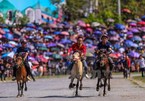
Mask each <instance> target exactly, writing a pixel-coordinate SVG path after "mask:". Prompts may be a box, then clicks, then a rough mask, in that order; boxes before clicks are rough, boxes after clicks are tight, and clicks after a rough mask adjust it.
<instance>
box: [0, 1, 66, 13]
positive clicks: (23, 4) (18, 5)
mask: <svg viewBox="0 0 145 101" xmlns="http://www.w3.org/2000/svg"><path fill="white" fill-rule="evenodd" d="M1 1H2V0H0V2H1ZM8 1H9V2H11V3H12V4H13V5H14V6H15V7H16V8H17V9H18V10H20V11H22V10H24V9H25V8H27V7H29V6H32V5H34V4H36V3H37V2H38V1H40V4H41V5H42V6H44V7H50V8H52V9H53V8H54V6H53V5H51V4H50V0H8ZM62 1H63V0H62Z"/></svg>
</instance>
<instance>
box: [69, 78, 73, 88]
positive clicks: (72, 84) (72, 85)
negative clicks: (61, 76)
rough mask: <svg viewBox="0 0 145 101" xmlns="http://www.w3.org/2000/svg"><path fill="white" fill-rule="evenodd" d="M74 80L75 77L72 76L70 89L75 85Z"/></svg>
mask: <svg viewBox="0 0 145 101" xmlns="http://www.w3.org/2000/svg"><path fill="white" fill-rule="evenodd" d="M73 81H74V78H71V82H70V84H69V89H71V88H73V87H74V85H73Z"/></svg>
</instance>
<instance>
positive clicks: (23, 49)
mask: <svg viewBox="0 0 145 101" xmlns="http://www.w3.org/2000/svg"><path fill="white" fill-rule="evenodd" d="M26 43H27V42H26V40H23V41H22V42H21V45H22V46H21V47H18V49H17V51H16V56H17V55H20V54H21V55H24V58H23V59H24V64H25V68H26V71H27V76H28V75H30V76H31V77H32V79H33V81H35V78H34V77H33V75H32V73H31V69H30V66H29V64H28V54H29V52H30V49H29V48H27V44H26ZM16 70H17V66H14V67H13V78H12V80H15V77H16Z"/></svg>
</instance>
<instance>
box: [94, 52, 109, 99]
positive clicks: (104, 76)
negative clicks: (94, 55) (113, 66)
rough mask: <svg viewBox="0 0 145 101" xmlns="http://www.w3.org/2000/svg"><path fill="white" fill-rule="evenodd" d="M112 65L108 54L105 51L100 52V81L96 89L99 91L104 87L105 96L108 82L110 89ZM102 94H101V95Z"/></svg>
mask: <svg viewBox="0 0 145 101" xmlns="http://www.w3.org/2000/svg"><path fill="white" fill-rule="evenodd" d="M110 75H111V71H110V66H109V60H108V56H107V55H106V54H105V53H100V54H99V62H98V82H97V87H96V90H97V91H99V88H102V87H103V88H104V89H103V96H105V95H106V86H107V84H108V91H110ZM100 95H101V94H99V96H100Z"/></svg>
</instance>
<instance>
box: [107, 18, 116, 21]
mask: <svg viewBox="0 0 145 101" xmlns="http://www.w3.org/2000/svg"><path fill="white" fill-rule="evenodd" d="M114 21H115V20H114V19H112V18H108V19H107V22H114Z"/></svg>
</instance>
